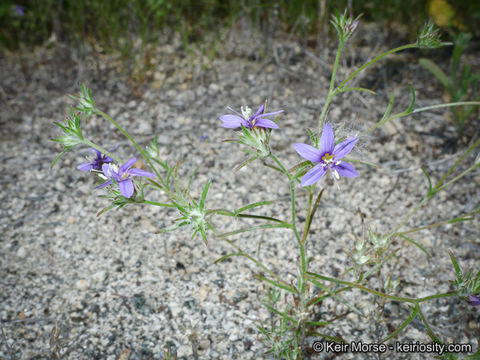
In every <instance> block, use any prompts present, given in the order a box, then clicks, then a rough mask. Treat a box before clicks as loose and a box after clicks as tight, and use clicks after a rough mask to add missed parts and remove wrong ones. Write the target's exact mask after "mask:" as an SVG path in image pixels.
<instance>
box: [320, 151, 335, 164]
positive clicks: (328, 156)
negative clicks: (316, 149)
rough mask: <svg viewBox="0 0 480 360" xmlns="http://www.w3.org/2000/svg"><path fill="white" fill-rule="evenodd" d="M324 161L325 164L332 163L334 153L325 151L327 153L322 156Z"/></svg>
mask: <svg viewBox="0 0 480 360" xmlns="http://www.w3.org/2000/svg"><path fill="white" fill-rule="evenodd" d="M322 161H323V163H324V164H325V165H328V164H330V163H331V162H332V161H333V154H330V153H325V155H323V156H322Z"/></svg>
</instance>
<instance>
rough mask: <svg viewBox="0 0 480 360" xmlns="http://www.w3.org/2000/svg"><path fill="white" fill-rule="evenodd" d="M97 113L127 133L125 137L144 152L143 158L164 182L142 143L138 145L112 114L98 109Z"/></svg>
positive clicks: (123, 132) (124, 133)
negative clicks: (141, 145) (109, 114)
mask: <svg viewBox="0 0 480 360" xmlns="http://www.w3.org/2000/svg"><path fill="white" fill-rule="evenodd" d="M97 114H98V115H100V116H102V117H104V118H105V119H107V120H108V121H110V122H111V123H112V124H113V125H114V126H115V127H116V128H117V129H118V130H120V131H121V132H122V134H123V135H125V137H126V138H127V139H128V140H130V141H131V142H132V144H133V145H134V146H135V147H136V148H137V150H138V151H140V153H141V154H142V156H143V158H144V159H145V161H146V162H147V163H148V165H150V167H151V168H152V170H153V171H154V172H155V175H157V178H159V179H161V180H162V182H163V179H162V177H161V176H160V173H159V172H158V170H157V169H156V167H155V166H154V165H153V163H152V161H151V160H150V157H149V156H148V155H147V154H146V153H145V150H143V149H142V148H141V147H140V145H138V144H137V142H136V141H135V140H134V139H133V138H132V137H131V136H130V134H129V133H128V132H126V131H125V130H124V129H123V128H122V127H121V126H120V125H118V123H117V122H116V121H115V120H113V119H112V118H111V117H110V116H108V115H107V114H105V113H104V112H103V111H100V110H97Z"/></svg>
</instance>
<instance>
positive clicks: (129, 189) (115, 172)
mask: <svg viewBox="0 0 480 360" xmlns="http://www.w3.org/2000/svg"><path fill="white" fill-rule="evenodd" d="M135 161H137V158H135V157H133V158H131V159H130V160H128V161H127V162H126V163H125V164H123V165H122V166H120V167H119V168H118V169H117V168H116V166H114V165H111V164H103V165H102V171H103V174H104V175H105V176H106V177H107V179H108V180H107V181H105V182H104V183H103V184H101V185H99V186H97V187H96V189H100V188H103V187H105V186H108V185H112V184H113V182H114V181H115V182H116V183H117V184H118V187H119V188H120V193H121V194H122V195H123V196H124V197H126V198H127V199H129V198H130V197H131V196H132V195H133V192H134V190H135V189H134V185H133V181H132V179H130V177H131V176H144V177H154V176H155V174H153V173H151V172H148V171H145V170H141V169H135V168H134V169H130V168H131V167H132V165H133V164H134V163H135Z"/></svg>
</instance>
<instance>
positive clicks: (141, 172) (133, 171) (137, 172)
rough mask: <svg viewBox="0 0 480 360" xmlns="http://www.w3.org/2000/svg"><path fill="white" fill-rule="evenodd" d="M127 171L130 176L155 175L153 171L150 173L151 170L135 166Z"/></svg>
mask: <svg viewBox="0 0 480 360" xmlns="http://www.w3.org/2000/svg"><path fill="white" fill-rule="evenodd" d="M128 173H129V174H130V175H132V176H145V177H155V176H156V175H155V174H154V173H151V172H148V171H145V170H142V169H136V168H134V169H131V170H130V171H129V172H128Z"/></svg>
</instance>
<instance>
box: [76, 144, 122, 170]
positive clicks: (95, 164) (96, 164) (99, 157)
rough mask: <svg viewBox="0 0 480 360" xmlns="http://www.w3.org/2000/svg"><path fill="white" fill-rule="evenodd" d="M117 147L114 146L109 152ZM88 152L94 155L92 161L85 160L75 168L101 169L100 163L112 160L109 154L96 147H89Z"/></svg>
mask: <svg viewBox="0 0 480 360" xmlns="http://www.w3.org/2000/svg"><path fill="white" fill-rule="evenodd" d="M117 147H118V145H117V146H115V147H114V148H113V149H112V150H110V152H112V151H114V150H115V149H116V148H117ZM90 154H92V155H93V156H94V158H93V159H92V161H90V162H89V161H86V162H84V163H81V164H80V165H78V166H77V169H78V170H80V171H90V170H102V165H103V164H107V163H111V162H113V159H112V158H111V157H110V156H107V155H104V154H102V153H101V152H100V151H98V150H97V149H93V148H92V149H90Z"/></svg>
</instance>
